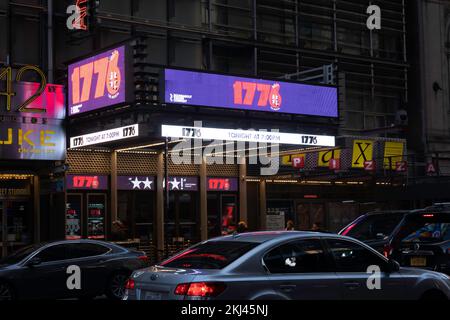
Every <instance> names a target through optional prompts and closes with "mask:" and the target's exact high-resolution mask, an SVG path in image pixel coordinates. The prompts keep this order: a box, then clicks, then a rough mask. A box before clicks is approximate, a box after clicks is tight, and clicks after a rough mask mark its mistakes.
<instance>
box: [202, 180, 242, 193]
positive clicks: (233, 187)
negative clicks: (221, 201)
mask: <svg viewBox="0 0 450 320" xmlns="http://www.w3.org/2000/svg"><path fill="white" fill-rule="evenodd" d="M207 185H208V187H207V188H208V191H238V179H237V178H208V182H207Z"/></svg>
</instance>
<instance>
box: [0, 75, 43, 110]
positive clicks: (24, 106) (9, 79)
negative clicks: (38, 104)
mask: <svg viewBox="0 0 450 320" xmlns="http://www.w3.org/2000/svg"><path fill="white" fill-rule="evenodd" d="M26 72H35V73H37V74H38V75H39V77H40V78H41V81H40V84H39V87H38V89H37V90H36V92H35V93H34V94H33V95H32V96H31V97H29V98H28V99H26V100H25V101H24V102H22V103H21V104H20V105H18V106H14V107H15V110H14V111H17V112H23V113H45V112H46V111H47V110H46V109H45V108H32V107H29V106H30V105H31V104H32V103H33V102H34V101H35V100H36V99H38V98H39V97H40V96H41V95H42V94H43V93H44V91H45V88H46V87H47V78H46V77H45V74H44V72H42V70H41V69H39V68H38V67H35V66H25V67H23V68H21V69H19V71H18V72H17V74H16V77H15V81H16V82H21V81H22V78H23V75H24V73H26ZM1 80H5V81H6V88H5V89H6V91H0V96H5V97H6V111H7V112H11V111H13V110H12V98H13V97H14V96H16V92H14V91H13V70H12V68H11V67H6V68H4V69H3V70H1V69H0V81H1Z"/></svg>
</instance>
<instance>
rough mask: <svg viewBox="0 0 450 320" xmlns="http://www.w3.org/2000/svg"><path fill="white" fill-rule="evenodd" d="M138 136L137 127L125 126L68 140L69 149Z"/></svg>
mask: <svg viewBox="0 0 450 320" xmlns="http://www.w3.org/2000/svg"><path fill="white" fill-rule="evenodd" d="M138 136H139V125H137V124H135V125H132V126H126V127H121V128H116V129H112V130H106V131H101V132H95V133H90V134H86V135H83V136H78V137H73V138H70V148H80V147H86V146H91V145H96V144H101V143H106V142H112V141H118V140H123V139H129V138H134V137H138Z"/></svg>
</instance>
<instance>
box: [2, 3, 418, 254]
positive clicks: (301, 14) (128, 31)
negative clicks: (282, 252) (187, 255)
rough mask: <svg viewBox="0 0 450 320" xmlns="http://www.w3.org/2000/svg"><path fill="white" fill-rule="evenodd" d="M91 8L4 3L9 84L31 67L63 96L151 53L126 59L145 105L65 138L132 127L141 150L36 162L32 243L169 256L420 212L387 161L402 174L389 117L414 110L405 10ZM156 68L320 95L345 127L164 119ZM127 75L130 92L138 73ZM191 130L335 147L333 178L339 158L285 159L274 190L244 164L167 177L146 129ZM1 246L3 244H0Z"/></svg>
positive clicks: (173, 167) (100, 148) (318, 121)
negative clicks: (325, 91) (78, 15)
mask: <svg viewBox="0 0 450 320" xmlns="http://www.w3.org/2000/svg"><path fill="white" fill-rule="evenodd" d="M97 2H98V4H99V5H98V8H96V7H95V1H87V2H86V3H85V2H80V1H75V0H73V1H72V0H68V1H51V0H47V1H44V0H37V1H31V0H30V1H22V2H20V3H16V2H11V1H6V0H3V1H0V25H1V26H2V28H0V41H1V43H3V44H4V45H2V46H0V64H1V65H5V66H6V65H10V66H12V67H13V68H15V69H19V68H20V67H22V66H24V65H37V66H39V67H40V68H41V69H42V70H44V71H45V73H46V74H47V77H48V82H49V83H55V84H61V85H65V86H66V89H67V84H68V82H69V81H71V79H70V75H68V74H69V72H68V66H69V65H71V64H73V63H76V62H78V61H81V60H82V59H84V58H87V57H90V56H93V55H96V54H98V53H101V52H105V51H106V50H109V49H111V48H115V47H117V46H119V45H121V44H124V43H127V44H130V43H135V41H136V39H139V41H141V42H140V43H141V44H143V48H146V49H144V53H143V54H141V55H139V56H138V57H137V56H136V55H135V56H134V57H135V58H139V63H140V65H141V66H142V68H143V69H142V70H140V71H141V72H142V73H143V74H144V77H145V79H146V80H149V81H148V82H145V83H144V85H145V86H146V87H145V89H144V90H139V88H137V87H136V88H137V89H136V88H135V89H136V90H135V93H136V95H138V94H139V92H140V91H144V95H143V96H144V97H142V96H139V99H138V100H133V101H131V102H130V103H122V104H121V105H120V106H117V107H113V108H108V109H102V110H98V111H95V112H90V113H87V114H85V115H80V116H74V117H69V119H68V120H67V122H66V125H67V126H66V129H67V137H68V138H70V137H77V136H82V135H86V134H91V133H94V132H101V131H105V130H111V129H115V128H119V127H124V126H130V125H133V124H136V123H139V125H140V133H142V137H141V138H136V139H134V140H129V141H128V140H127V141H125V142H119V143H107V144H102V145H95V146H92V147H90V148H69V149H68V150H67V153H66V157H65V161H50V163H49V162H33V163H32V166H38V167H39V168H40V167H42V168H48V167H49V166H50V167H51V168H52V169H51V170H47V171H48V172H47V171H45V170H44V171H42V170H41V171H39V170H38V169H35V170H34V171H33V170H32V172H31V173H29V174H30V177H31V178H30V179H31V180H30V184H31V185H34V184H32V182H33V181H34V180H33V179H35V177H36V176H41V178H42V179H43V180H44V181H48V188H47V191H44V188H43V187H42V186H41V187H40V188H39V189H36V191H35V192H36V195H35V196H34V198H33V196H32V195H31V194H30V195H29V197H30V198H29V199H31V200H30V201H37V199H39V200H40V203H39V204H36V202H34V206H32V207H33V210H32V211H33V212H34V213H30V215H31V217H34V218H33V219H34V222H30V226H35V227H34V228H36V231H35V234H36V235H35V237H34V240H35V241H39V240H44V239H53V238H63V237H64V236H66V237H68V238H77V237H92V238H98V239H115V238H116V237H117V238H121V239H122V238H123V239H139V240H141V241H143V242H148V243H152V245H155V244H156V246H157V248H158V250H164V244H165V243H171V242H177V241H178V240H179V241H180V242H183V241H186V240H189V241H191V242H196V241H199V240H201V239H205V238H207V237H211V236H215V235H219V234H221V233H222V232H223V231H225V230H224V228H225V227H226V228H228V227H230V228H232V227H233V225H234V224H236V223H237V222H238V221H240V220H244V221H246V222H247V223H248V225H249V228H250V229H253V230H256V229H266V228H274V229H276V228H283V227H284V225H285V223H286V221H287V220H293V221H295V223H296V225H297V226H298V227H299V228H301V229H309V228H311V226H312V224H313V223H315V222H320V223H322V224H323V226H324V227H326V228H328V229H330V230H332V231H337V230H338V229H339V228H340V227H342V226H343V225H345V224H346V223H347V222H349V221H350V220H351V219H353V218H354V217H355V216H357V215H359V214H360V213H361V212H363V211H367V210H372V209H382V208H397V207H404V206H411V204H412V203H414V201H413V199H414V198H413V197H410V196H408V195H407V192H405V189H404V188H405V185H406V184H407V183H408V177H409V175H411V174H412V171H411V169H409V170H407V172H406V173H405V172H403V171H397V170H393V168H395V167H396V163H397V162H405V161H409V162H411V161H410V160H409V159H408V154H407V153H408V151H407V145H406V142H405V140H404V139H406V137H407V133H406V132H405V130H404V126H403V123H402V120H401V119H399V114H401V113H399V112H401V111H402V110H405V109H406V108H408V111H410V104H409V102H408V99H410V97H411V95H410V94H409V90H408V87H409V83H410V82H411V81H410V80H409V79H408V77H409V63H408V52H407V50H408V46H407V39H408V29H407V27H408V26H407V21H408V16H407V13H408V12H409V11H408V10H410V7H409V6H410V3H409V2H407V1H405V0H390V1H387V0H385V1H371V2H370V3H369V1H363V0H354V1H353V0H352V1H339V0H320V1H317V0H314V1H313V0H311V1H309V0H307V1H294V0H291V1H272V0H245V1H234V0H223V1H222V0H220V1H206V0H205V1H203V0H202V1H200V0H177V1H172V0H155V1H144V0H129V1H120V2H119V1H113V0H101V1H97ZM77 3H78V4H79V5H80V6H82V7H84V6H86V7H87V8H88V9H89V10H91V12H94V11H96V13H95V15H92V16H90V17H87V18H86V25H87V29H88V30H81V31H80V30H78V31H74V30H69V29H68V28H67V19H68V17H69V15H68V14H67V8H68V6H70V5H76V4H77ZM370 4H378V5H379V6H380V7H381V9H382V28H381V30H369V29H368V28H367V25H366V21H367V18H368V14H367V13H366V9H367V7H368V6H369V5H370ZM93 5H94V6H93ZM412 12H413V13H414V11H412ZM133 41H134V42H133ZM135 48H136V47H135ZM135 67H136V65H134V66H133V68H135ZM166 67H170V68H186V69H189V70H198V71H205V72H211V73H216V74H224V75H229V74H231V75H242V76H244V77H249V78H256V79H260V78H263V79H272V80H277V79H279V81H291V82H298V81H303V82H305V81H306V82H307V83H311V84H319V83H322V84H323V83H325V84H329V85H331V86H335V87H337V88H338V92H339V95H338V102H339V116H338V117H310V116H292V115H282V114H280V115H279V114H276V115H275V114H271V113H263V112H262V113H252V112H246V111H230V110H219V109H217V110H215V109H205V110H203V109H201V108H198V107H192V106H183V107H182V108H179V107H174V106H170V105H168V106H167V105H165V104H164V103H163V101H161V99H160V97H161V95H160V94H161V92H160V91H161V89H160V84H161V83H160V79H161V78H160V76H159V75H160V72H161V71H162V70H164V68H166ZM137 72H139V71H137ZM134 75H135V76H134V80H133V84H135V85H136V83H135V82H136V81H135V80H136V71H135V73H134ZM29 77H30V79H29V81H34V82H37V81H38V79H36V78H33V75H31V74H30V75H29ZM35 77H36V76H35ZM141 89H142V88H141ZM66 93H67V96H69V92H67V90H66ZM136 95H135V98H136ZM69 113H70V110H69ZM194 121H202V122H203V125H204V126H205V127H212V128H230V129H250V128H254V129H267V130H271V129H280V130H281V131H283V132H289V133H309V134H315V135H329V136H335V137H337V140H336V141H337V145H336V148H335V149H338V150H339V154H340V155H339V157H338V158H339V160H340V162H342V164H341V165H342V167H339V168H335V169H330V167H329V163H328V162H329V161H330V160H331V159H332V158H335V155H334V153H333V156H332V158H326V157H327V156H326V155H325V158H326V161H325V163H324V161H322V162H321V161H320V159H319V158H320V156H324V154H325V153H327V152H330V151H331V152H332V151H333V150H334V149H324V150H307V149H305V148H297V149H292V148H291V149H289V148H282V154H280V159H281V160H280V163H281V169H280V171H279V173H278V174H277V175H274V176H271V177H264V176H261V175H260V173H259V169H260V166H252V165H250V164H249V163H246V162H241V163H240V164H239V163H237V162H236V163H234V164H232V165H230V164H228V165H226V164H223V165H206V164H193V165H177V164H174V163H172V162H170V161H168V162H167V170H166V163H165V161H164V159H165V158H164V140H161V136H160V135H159V139H157V138H158V134H159V132H158V130H159V129H155V128H159V127H160V125H161V124H173V125H182V126H192V124H193V123H194ZM358 141H359V142H360V143H363V144H364V143H366V144H369V145H371V147H370V148H373V152H371V155H370V157H369V158H370V159H369V158H368V159H365V157H366V154H356V159H355V152H357V151H358V150H357V149H356V148H358ZM68 142H69V140H68ZM400 145H401V147H399V146H400ZM366 147H367V146H366ZM396 148H397V149H396ZM399 148H400V149H401V151H398V149H399ZM387 149H389V150H391V151H389V152H388V151H387ZM393 149H396V151H395V150H394V151H392V150H393ZM355 150H356V151H355ZM398 152H400V153H398ZM298 155H301V157H303V158H304V161H305V167H304V168H303V169H302V170H298V169H295V168H293V165H292V160H293V158H296V157H295V156H298ZM394 156H395V157H394ZM341 157H342V158H341ZM361 157H362V158H361ZM244 158H245V157H244ZM359 158H361V159H365V160H369V161H373V162H374V163H375V164H378V165H377V166H376V170H375V171H371V170H365V168H364V163H361V164H360V165H359V166H355V165H354V160H358V159H359ZM386 159H387V160H386ZM389 159H390V160H389ZM246 160H248V159H246ZM333 160H335V159H333ZM389 161H391V162H392V163H387V162H389ZM64 164H65V165H66V166H63V167H62V168H61V166H62V165H64ZM7 165H10V166H12V167H13V168H15V169H14V170H16V169H17V164H16V163H11V162H10V161H9V162H8V161H6V162H5V167H2V172H4V175H5V179H6V178H8V177H7V176H6V174H8V172H7V170H3V168H6V166H7ZM21 166H23V170H29V167H28V166H29V164H28V163H23V165H22V162H21ZM386 168H388V169H386ZM339 169H340V170H339ZM17 173H18V172H16V174H17ZM165 176H166V177H167V178H168V179H169V180H168V181H169V182H175V184H176V183H178V182H179V181H183V183H185V184H186V188H185V189H184V190H178V189H176V188H175V189H174V190H170V192H168V193H165V191H164V188H163V182H164V178H165ZM13 178H17V177H13ZM26 178H27V179H28V178H29V177H26ZM9 180H11V179H9ZM27 181H28V180H27ZM120 181H125V184H126V182H131V181H135V185H131V189H130V185H129V184H128V186H124V185H122V186H121V183H120ZM152 181H153V185H151V184H150V182H152ZM211 181H212V182H211ZM144 182H147V184H145V183H144ZM88 184H89V186H88ZM221 184H224V185H226V186H227V187H226V188H224V187H220V185H221ZM61 185H62V186H61ZM172 185H173V184H172ZM92 186H94V187H92ZM188 186H189V187H188ZM230 186H232V187H230ZM140 188H142V190H140ZM37 194H39V195H40V196H39V197H38V196H37ZM44 194H45V195H46V197H44ZM44 198H45V199H48V200H45V199H44ZM33 199H34V200H33ZM5 201H7V200H5ZM8 201H10V200H8ZM46 201H47V202H46ZM5 203H6V202H5ZM45 205H47V206H48V207H45ZM50 207H51V208H50ZM38 208H39V209H38ZM36 212H49V214H40V213H39V214H37V213H36ZM47 215H48V217H47ZM6 216H7V215H6ZM227 219H228V220H230V221H228V220H227ZM37 221H39V222H40V224H36V223H37ZM224 221H228V222H224ZM224 223H225V226H224ZM228 224H231V226H228ZM36 225H37V227H36ZM64 226H65V227H64ZM38 235H39V236H38ZM4 239H5V240H6V241H8V239H7V237H6V236H5V237H4ZM11 239H12V237H11ZM10 242H13V241H10Z"/></svg>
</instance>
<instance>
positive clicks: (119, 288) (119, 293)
mask: <svg viewBox="0 0 450 320" xmlns="http://www.w3.org/2000/svg"><path fill="white" fill-rule="evenodd" d="M129 276H130V275H129V274H127V273H125V272H119V273H115V274H113V275H112V276H111V278H110V279H109V281H108V287H107V288H106V295H107V296H108V298H109V299H112V300H122V298H123V296H124V294H125V284H126V282H127V280H128V278H129Z"/></svg>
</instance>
